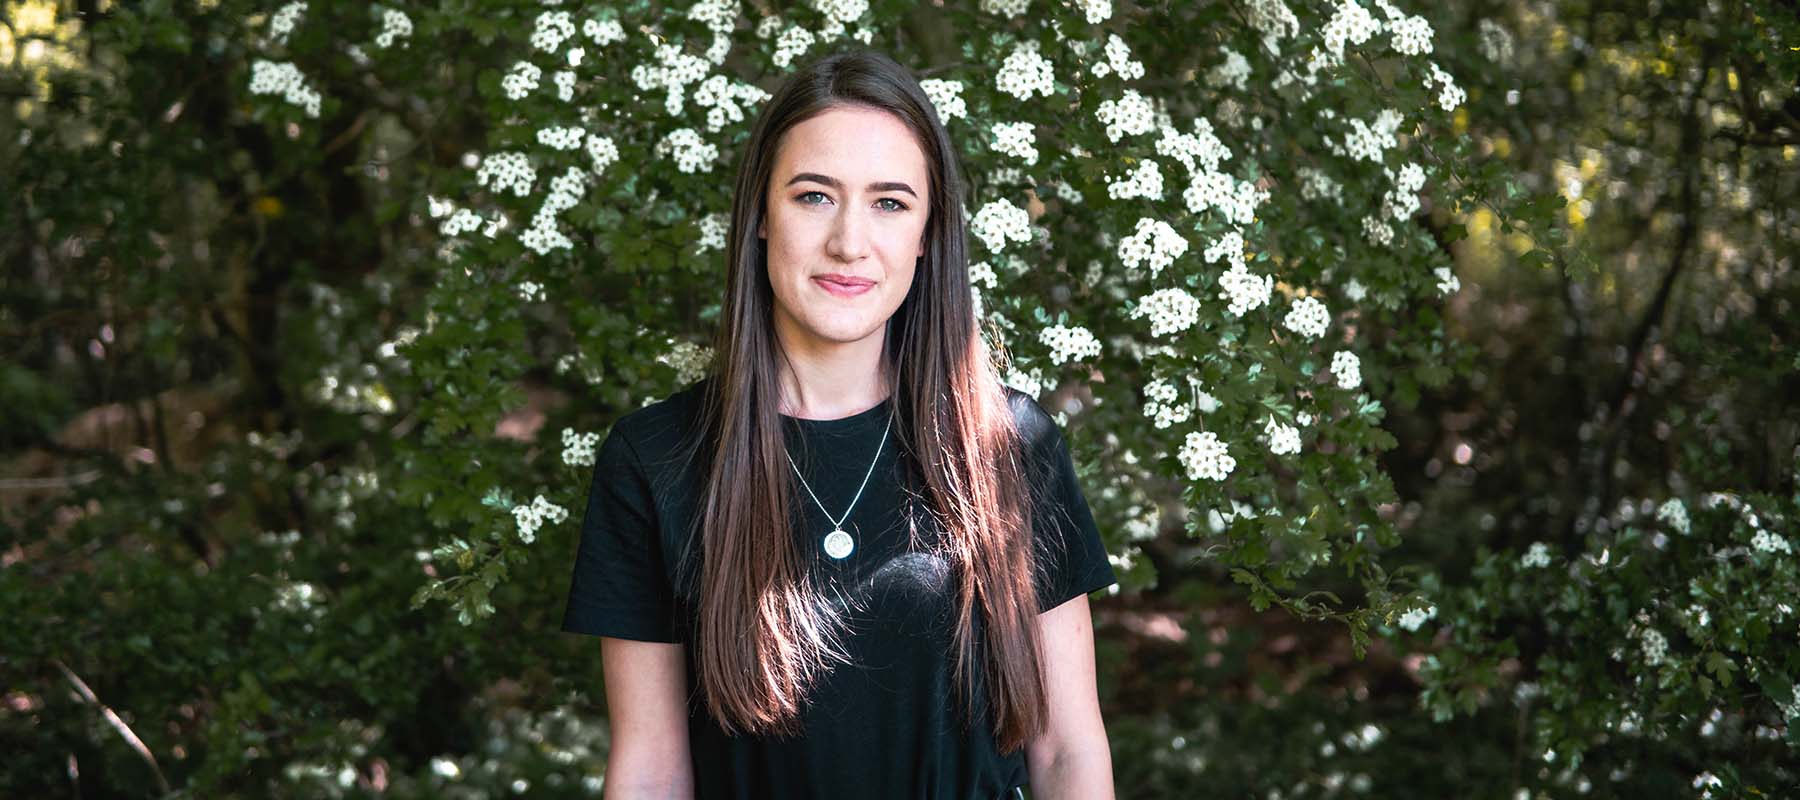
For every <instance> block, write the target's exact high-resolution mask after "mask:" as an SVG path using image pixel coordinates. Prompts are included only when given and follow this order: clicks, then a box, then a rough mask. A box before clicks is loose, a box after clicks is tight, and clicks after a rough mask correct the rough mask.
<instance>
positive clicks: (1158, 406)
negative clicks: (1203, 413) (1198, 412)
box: [1144, 378, 1194, 430]
mask: <svg viewBox="0 0 1800 800" xmlns="http://www.w3.org/2000/svg"><path fill="white" fill-rule="evenodd" d="M1180 396H1181V393H1180V391H1179V390H1177V389H1176V388H1175V384H1173V383H1170V382H1169V381H1165V380H1163V379H1161V378H1158V379H1156V380H1153V381H1151V382H1150V384H1149V385H1148V386H1145V387H1144V397H1145V398H1146V399H1145V400H1144V416H1146V417H1149V418H1150V420H1151V424H1153V425H1155V426H1156V427H1157V429H1158V430H1161V429H1163V428H1167V427H1169V426H1171V425H1174V424H1176V423H1180V422H1186V421H1188V418H1189V417H1192V416H1193V413H1194V409H1193V407H1192V406H1189V405H1188V404H1186V403H1177V402H1175V400H1176V398H1178V397H1180Z"/></svg>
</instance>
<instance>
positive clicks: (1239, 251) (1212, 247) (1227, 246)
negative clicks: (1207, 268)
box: [1200, 231, 1244, 267]
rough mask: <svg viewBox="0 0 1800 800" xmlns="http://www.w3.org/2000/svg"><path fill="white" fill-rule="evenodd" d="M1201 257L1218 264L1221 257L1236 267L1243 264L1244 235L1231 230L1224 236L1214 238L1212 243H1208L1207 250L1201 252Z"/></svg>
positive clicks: (1209, 262)
mask: <svg viewBox="0 0 1800 800" xmlns="http://www.w3.org/2000/svg"><path fill="white" fill-rule="evenodd" d="M1200 257H1201V258H1204V259H1206V263H1208V264H1217V263H1219V260H1220V259H1224V260H1225V263H1227V264H1230V265H1232V266H1234V267H1235V266H1243V264H1244V235H1243V234H1241V233H1238V232H1237V231H1229V232H1227V233H1226V234H1225V235H1224V236H1220V237H1219V238H1217V239H1214V240H1213V243H1212V244H1209V245H1207V246H1206V250H1204V251H1202V252H1201V253H1200Z"/></svg>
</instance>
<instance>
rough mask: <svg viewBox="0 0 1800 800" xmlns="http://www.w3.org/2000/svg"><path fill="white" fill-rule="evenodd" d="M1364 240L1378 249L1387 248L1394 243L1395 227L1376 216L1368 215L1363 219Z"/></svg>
mask: <svg viewBox="0 0 1800 800" xmlns="http://www.w3.org/2000/svg"><path fill="white" fill-rule="evenodd" d="M1362 229H1363V239H1365V240H1367V241H1368V243H1369V244H1372V245H1375V246H1376V247H1387V246H1388V245H1390V244H1393V243H1394V226H1392V225H1389V224H1387V220H1384V219H1382V218H1381V217H1379V216H1376V215H1374V214H1366V215H1364V216H1363V218H1362Z"/></svg>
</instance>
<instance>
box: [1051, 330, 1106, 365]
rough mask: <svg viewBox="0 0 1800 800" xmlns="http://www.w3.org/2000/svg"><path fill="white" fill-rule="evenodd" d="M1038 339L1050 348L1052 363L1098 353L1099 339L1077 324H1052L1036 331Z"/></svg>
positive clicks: (1094, 355) (1095, 356) (1084, 357)
mask: <svg viewBox="0 0 1800 800" xmlns="http://www.w3.org/2000/svg"><path fill="white" fill-rule="evenodd" d="M1038 341H1040V342H1043V343H1044V346H1045V347H1048V348H1050V361H1051V363H1053V364H1062V363H1064V362H1067V361H1075V360H1079V359H1088V358H1098V357H1099V355H1100V340H1099V339H1096V338H1094V333H1093V331H1090V330H1088V329H1087V328H1083V327H1081V326H1079V325H1077V326H1074V327H1064V326H1061V325H1052V326H1050V327H1048V328H1045V329H1043V330H1042V331H1040V332H1039V333H1038Z"/></svg>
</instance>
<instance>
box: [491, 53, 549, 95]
mask: <svg viewBox="0 0 1800 800" xmlns="http://www.w3.org/2000/svg"><path fill="white" fill-rule="evenodd" d="M543 76H544V70H543V69H542V68H540V67H538V65H536V64H533V63H531V62H529V61H520V62H519V63H517V64H514V65H513V67H512V69H510V70H508V71H507V73H506V77H504V78H501V79H500V88H501V89H502V90H504V91H505V92H506V99H508V100H523V99H525V96H526V95H528V94H531V93H532V92H535V91H537V88H538V79H539V78H542V77H543Z"/></svg>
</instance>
